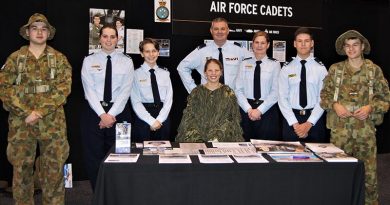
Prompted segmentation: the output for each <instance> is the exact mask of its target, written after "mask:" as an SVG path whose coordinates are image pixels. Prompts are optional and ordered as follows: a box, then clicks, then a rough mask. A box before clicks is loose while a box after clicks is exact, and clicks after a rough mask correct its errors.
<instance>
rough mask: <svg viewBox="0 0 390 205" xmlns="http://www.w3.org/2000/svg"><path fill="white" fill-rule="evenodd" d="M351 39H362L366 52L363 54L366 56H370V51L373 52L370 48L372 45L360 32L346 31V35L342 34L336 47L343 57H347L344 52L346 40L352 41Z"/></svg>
mask: <svg viewBox="0 0 390 205" xmlns="http://www.w3.org/2000/svg"><path fill="white" fill-rule="evenodd" d="M351 38H358V39H360V40H361V41H362V42H363V44H364V50H363V53H364V54H366V55H367V54H370V51H371V46H370V43H369V42H368V40H367V39H366V38H365V37H364V36H363V35H362V34H361V33H359V32H357V31H355V30H349V31H346V32H345V33H343V34H341V35H340V36H339V37H338V38H337V40H336V43H335V46H336V52H337V53H338V54H339V55H341V56H344V55H346V54H345V51H344V48H343V47H344V43H345V39H351Z"/></svg>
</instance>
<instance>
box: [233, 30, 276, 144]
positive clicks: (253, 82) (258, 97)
mask: <svg viewBox="0 0 390 205" xmlns="http://www.w3.org/2000/svg"><path fill="white" fill-rule="evenodd" d="M269 45H270V39H269V36H268V34H267V33H266V32H264V31H259V32H257V33H255V35H254V36H253V39H252V49H253V54H252V56H251V57H248V58H245V59H244V60H243V61H242V63H241V65H240V71H239V74H238V77H237V80H236V90H235V93H236V96H237V100H238V103H239V105H240V107H241V109H240V113H241V118H242V121H241V126H242V129H243V131H244V138H245V140H246V141H249V140H250V139H265V140H280V134H279V129H280V127H279V111H278V106H277V105H276V102H277V101H278V77H279V72H280V63H279V62H278V61H277V60H275V59H273V58H269V57H268V56H267V49H268V48H269Z"/></svg>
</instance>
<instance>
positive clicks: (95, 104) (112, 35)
mask: <svg viewBox="0 0 390 205" xmlns="http://www.w3.org/2000/svg"><path fill="white" fill-rule="evenodd" d="M117 42H118V32H117V30H116V28H115V27H114V26H112V25H105V26H103V27H102V29H100V44H101V46H102V49H101V50H100V51H99V52H97V53H94V54H91V55H89V56H88V57H86V58H85V59H84V62H83V67H82V69H81V80H82V83H83V87H84V94H85V99H86V100H87V101H88V105H87V106H86V108H85V109H83V114H82V115H81V116H82V119H81V136H82V139H83V149H84V159H85V166H86V170H87V174H88V176H89V180H90V181H91V185H92V188H93V189H95V184H96V178H97V174H98V171H99V165H100V162H101V161H102V160H103V158H104V156H105V155H106V154H107V152H108V151H109V149H110V148H111V147H112V146H113V145H114V142H115V123H116V122H123V121H127V122H130V115H131V113H130V107H129V96H130V92H131V87H132V83H133V77H134V66H133V61H132V60H131V58H130V57H129V56H127V55H124V54H123V53H121V52H118V51H116V50H115V47H116V44H117Z"/></svg>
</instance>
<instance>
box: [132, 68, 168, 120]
mask: <svg viewBox="0 0 390 205" xmlns="http://www.w3.org/2000/svg"><path fill="white" fill-rule="evenodd" d="M150 69H151V68H150V67H149V65H148V64H146V63H144V64H142V65H141V67H140V68H138V69H136V70H135V73H134V83H133V89H132V90H131V104H132V106H133V109H134V111H135V113H136V114H137V116H138V118H140V119H141V120H143V121H144V122H146V123H148V124H149V125H153V123H154V122H155V121H156V120H158V121H159V122H161V123H163V122H164V121H165V120H166V119H167V118H168V115H169V111H170V110H171V107H172V100H173V90H172V83H171V79H170V77H169V75H170V74H169V72H168V71H167V70H165V69H162V68H160V67H158V66H157V65H155V66H154V67H153V69H155V72H154V73H155V75H156V81H157V86H158V91H159V94H160V99H161V102H162V103H164V105H163V107H162V109H161V110H160V113H159V114H158V116H157V118H154V117H152V116H151V115H150V113H149V112H148V111H147V110H146V108H145V107H144V105H143V104H142V103H153V102H154V98H153V91H152V83H151V79H150V72H149V70H150Z"/></svg>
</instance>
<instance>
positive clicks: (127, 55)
mask: <svg viewBox="0 0 390 205" xmlns="http://www.w3.org/2000/svg"><path fill="white" fill-rule="evenodd" d="M123 55H125V56H126V57H128V58H130V59H131V56H130V55H129V54H127V53H123Z"/></svg>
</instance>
